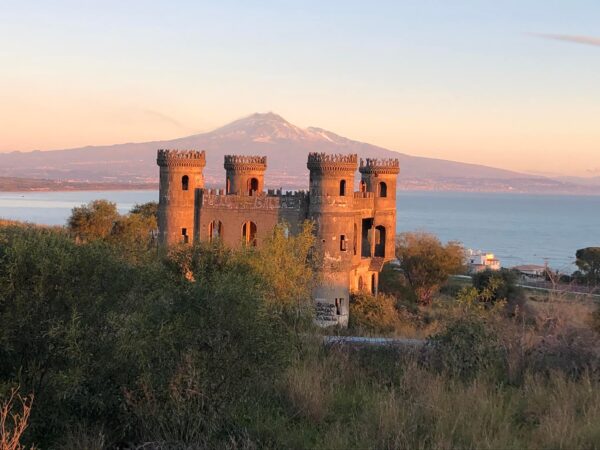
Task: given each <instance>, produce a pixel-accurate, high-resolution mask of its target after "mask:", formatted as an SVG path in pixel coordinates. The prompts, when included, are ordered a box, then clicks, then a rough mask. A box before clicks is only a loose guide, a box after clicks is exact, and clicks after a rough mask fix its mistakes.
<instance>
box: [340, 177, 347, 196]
mask: <svg viewBox="0 0 600 450" xmlns="http://www.w3.org/2000/svg"><path fill="white" fill-rule="evenodd" d="M340 195H341V196H342V197H343V196H344V195H346V180H342V181H340Z"/></svg>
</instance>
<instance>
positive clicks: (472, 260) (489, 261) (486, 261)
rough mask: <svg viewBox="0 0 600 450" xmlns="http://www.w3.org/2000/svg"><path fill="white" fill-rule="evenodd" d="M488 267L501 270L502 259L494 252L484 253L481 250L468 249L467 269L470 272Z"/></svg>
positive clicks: (476, 271)
mask: <svg viewBox="0 0 600 450" xmlns="http://www.w3.org/2000/svg"><path fill="white" fill-rule="evenodd" d="M486 269H490V270H500V260H499V259H497V258H496V256H495V255H494V254H493V253H484V252H481V251H479V250H471V249H469V250H467V270H468V272H469V273H478V272H482V271H484V270H486Z"/></svg>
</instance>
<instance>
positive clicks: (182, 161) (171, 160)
mask: <svg viewBox="0 0 600 450" xmlns="http://www.w3.org/2000/svg"><path fill="white" fill-rule="evenodd" d="M156 163H157V164H158V165H159V166H161V167H189V166H192V167H204V166H205V165H206V154H205V152H204V150H202V151H200V150H174V149H161V150H158V152H157V154H156Z"/></svg>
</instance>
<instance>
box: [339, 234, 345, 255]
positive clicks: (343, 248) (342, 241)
mask: <svg viewBox="0 0 600 450" xmlns="http://www.w3.org/2000/svg"><path fill="white" fill-rule="evenodd" d="M340 250H341V251H342V252H345V251H346V235H345V234H342V235H341V236H340Z"/></svg>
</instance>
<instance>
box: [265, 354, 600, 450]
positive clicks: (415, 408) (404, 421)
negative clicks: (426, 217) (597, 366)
mask: <svg viewBox="0 0 600 450" xmlns="http://www.w3.org/2000/svg"><path fill="white" fill-rule="evenodd" d="M398 371H399V372H400V373H398V374H397V375H398V377H397V379H396V380H395V381H394V382H393V383H391V384H389V383H384V382H382V380H381V379H374V378H373V377H371V376H370V375H368V374H367V372H365V369H364V367H360V366H359V364H358V363H357V362H356V360H355V359H354V358H351V359H348V356H347V355H343V354H341V353H339V352H334V353H331V354H328V355H325V356H321V357H320V358H318V359H316V360H313V361H312V362H311V363H310V365H309V366H296V367H295V368H292V369H291V370H290V373H289V374H288V380H293V381H292V385H293V388H292V389H293V394H292V395H289V393H288V396H287V399H288V401H289V402H290V403H291V404H292V407H293V409H294V410H295V411H299V412H301V414H302V416H303V418H304V419H306V420H303V421H301V422H300V423H299V424H298V426H299V427H301V428H302V433H306V428H307V427H312V428H313V429H314V431H315V436H314V437H313V439H312V440H311V441H306V442H305V445H306V446H310V447H315V448H327V449H344V448H377V449H392V448H394V449H449V448H473V449H474V448H477V449H498V448H502V449H511V448H512V449H520V448H557V449H572V448H598V443H599V442H600V385H599V384H598V381H596V380H594V379H592V378H591V377H590V376H587V375H584V376H583V377H581V378H579V379H577V380H574V379H570V378H568V377H567V376H565V375H564V374H561V373H554V374H552V375H551V376H549V377H544V376H533V375H527V376H526V377H525V380H524V382H523V383H522V384H521V385H519V386H509V385H503V384H497V383H495V382H492V381H489V380H487V379H486V378H485V377H479V378H477V379H476V380H474V381H473V382H471V383H466V384H465V383H462V382H460V381H458V380H455V379H449V378H447V377H445V376H444V375H436V374H433V373H431V372H429V371H427V370H425V369H423V368H421V367H419V365H418V364H417V363H416V362H414V361H413V362H408V363H407V364H402V365H400V366H398ZM299 380H302V381H301V382H300V381H299ZM315 387H316V391H317V393H316V394H315V393H313V392H312V391H313V390H314V388H315ZM288 388H289V386H288ZM307 391H309V392H307ZM307 421H308V422H307ZM309 424H310V425H309ZM294 431H298V430H294V429H293V427H292V428H291V429H286V430H285V431H282V433H281V435H279V436H277V437H276V438H275V439H274V440H275V441H276V442H278V443H279V445H281V446H286V444H287V442H288V441H286V439H287V438H288V437H289V436H291V435H293V434H294ZM293 442H295V443H297V440H293Z"/></svg>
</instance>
